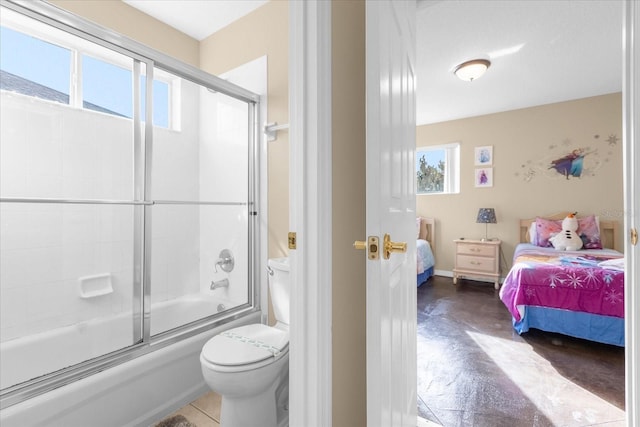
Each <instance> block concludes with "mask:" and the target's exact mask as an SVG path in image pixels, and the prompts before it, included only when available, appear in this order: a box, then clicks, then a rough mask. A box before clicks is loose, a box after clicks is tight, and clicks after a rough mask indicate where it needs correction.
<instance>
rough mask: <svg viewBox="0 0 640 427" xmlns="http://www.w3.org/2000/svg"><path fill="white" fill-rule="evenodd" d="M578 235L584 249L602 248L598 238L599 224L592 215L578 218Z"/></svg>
mask: <svg viewBox="0 0 640 427" xmlns="http://www.w3.org/2000/svg"><path fill="white" fill-rule="evenodd" d="M577 233H578V236H580V238H581V239H582V247H583V248H585V249H602V240H601V239H600V224H599V221H598V218H597V217H596V216H594V215H589V216H585V217H584V218H578V231H577Z"/></svg>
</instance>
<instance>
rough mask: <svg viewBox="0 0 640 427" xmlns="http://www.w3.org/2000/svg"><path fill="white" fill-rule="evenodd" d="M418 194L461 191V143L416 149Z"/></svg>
mask: <svg viewBox="0 0 640 427" xmlns="http://www.w3.org/2000/svg"><path fill="white" fill-rule="evenodd" d="M416 181H417V194H418V195H426V194H454V193H459V192H460V143H458V142H456V143H452V144H446V145H437V146H431V147H421V148H418V150H417V151H416Z"/></svg>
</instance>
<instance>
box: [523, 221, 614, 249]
mask: <svg viewBox="0 0 640 427" xmlns="http://www.w3.org/2000/svg"><path fill="white" fill-rule="evenodd" d="M561 231H562V220H561V219H559V220H552V219H545V218H536V233H535V234H536V236H537V242H536V243H534V244H535V245H538V246H541V247H543V248H550V247H552V246H553V245H552V244H551V242H549V239H550V238H551V237H553V236H554V235H555V234H557V233H559V232H561ZM529 233H531V232H529ZM577 233H578V236H580V238H581V239H582V244H583V245H582V247H583V248H584V249H602V241H601V240H600V227H599V225H598V219H597V218H596V217H595V216H594V215H589V216H586V217H584V218H578V231H577ZM532 243H533V242H532Z"/></svg>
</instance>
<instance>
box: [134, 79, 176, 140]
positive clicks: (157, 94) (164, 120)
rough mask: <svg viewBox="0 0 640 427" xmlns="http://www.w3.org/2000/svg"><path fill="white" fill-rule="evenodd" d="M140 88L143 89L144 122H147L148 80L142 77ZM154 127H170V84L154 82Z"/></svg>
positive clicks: (142, 109) (142, 108)
mask: <svg viewBox="0 0 640 427" xmlns="http://www.w3.org/2000/svg"><path fill="white" fill-rule="evenodd" d="M140 88H141V89H142V99H141V100H140V102H141V104H140V105H141V114H142V120H143V121H144V120H146V117H147V116H146V114H147V112H146V105H147V95H146V94H147V79H146V77H145V76H141V83H140ZM153 125H154V126H159V127H162V128H168V127H169V83H166V82H163V81H160V80H155V79H154V80H153Z"/></svg>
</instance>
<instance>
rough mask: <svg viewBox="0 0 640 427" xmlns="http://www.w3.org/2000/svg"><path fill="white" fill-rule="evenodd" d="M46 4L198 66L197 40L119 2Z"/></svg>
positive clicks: (67, 0) (62, 0)
mask: <svg viewBox="0 0 640 427" xmlns="http://www.w3.org/2000/svg"><path fill="white" fill-rule="evenodd" d="M49 3H51V4H53V5H55V6H58V7H60V8H62V9H66V10H68V11H69V12H72V13H74V14H76V15H79V16H82V17H83V18H85V19H88V20H90V21H93V22H95V23H96V24H98V25H101V26H103V27H106V28H110V29H112V30H114V31H117V32H118V33H120V34H123V35H125V36H127V37H129V38H131V39H133V40H136V41H138V42H140V43H143V44H145V45H147V46H149V47H152V48H154V49H156V50H159V51H160V52H163V53H165V54H167V55H170V56H173V57H174V58H177V59H179V60H181V61H183V62H186V63H187V64H190V65H193V66H195V67H197V66H198V65H199V52H198V49H199V43H198V41H197V40H195V39H192V38H191V37H189V36H188V35H186V34H184V33H182V32H180V31H178V30H176V29H174V28H172V27H170V26H168V25H166V24H164V23H162V22H160V21H158V20H157V19H155V18H152V17H151V16H149V15H147V14H145V13H142V12H140V11H139V10H138V9H136V8H133V7H131V6H129V5H128V4H126V3H123V2H121V1H105V0H83V1H78V0H50V1H49Z"/></svg>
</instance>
